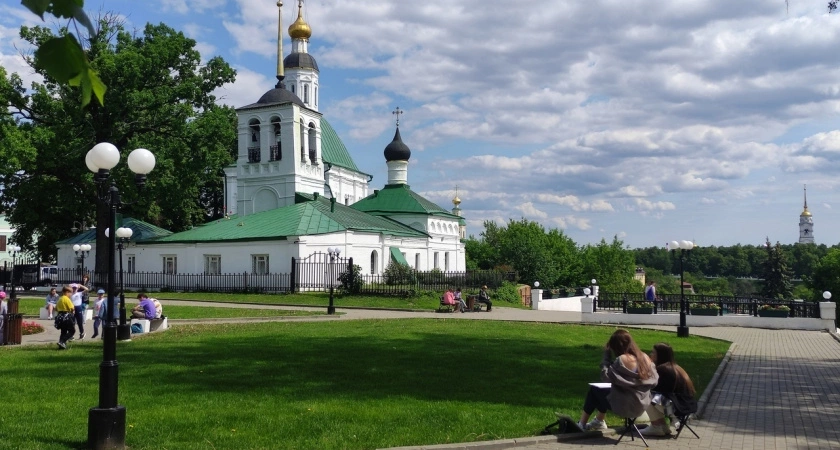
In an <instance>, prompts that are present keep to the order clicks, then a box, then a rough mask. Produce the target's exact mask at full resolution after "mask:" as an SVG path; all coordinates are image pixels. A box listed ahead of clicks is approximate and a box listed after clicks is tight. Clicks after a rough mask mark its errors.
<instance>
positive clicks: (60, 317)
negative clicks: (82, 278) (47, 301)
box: [55, 286, 76, 350]
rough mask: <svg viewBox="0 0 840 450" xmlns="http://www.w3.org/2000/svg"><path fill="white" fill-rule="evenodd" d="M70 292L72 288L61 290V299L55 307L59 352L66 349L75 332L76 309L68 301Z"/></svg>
mask: <svg viewBox="0 0 840 450" xmlns="http://www.w3.org/2000/svg"><path fill="white" fill-rule="evenodd" d="M72 292H73V289H72V288H70V287H67V286H65V287H64V288H63V289H62V290H61V297H59V299H58V303H57V304H56V306H55V309H56V311H58V314H57V315H56V318H55V326H56V328H58V329H60V330H61V336H60V337H59V338H58V348H59V349H61V350H65V349H67V341H69V340H70V339H73V334H74V333H75V332H76V328H75V323H76V318H75V309H76V308H75V306H73V301H72V300H70V294H71V293H72Z"/></svg>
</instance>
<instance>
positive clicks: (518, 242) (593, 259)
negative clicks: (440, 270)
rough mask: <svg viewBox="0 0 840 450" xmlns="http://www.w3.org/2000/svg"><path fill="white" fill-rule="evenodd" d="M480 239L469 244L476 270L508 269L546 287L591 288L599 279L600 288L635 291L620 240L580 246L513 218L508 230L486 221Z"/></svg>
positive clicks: (629, 260) (521, 278)
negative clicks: (592, 281) (591, 282)
mask: <svg viewBox="0 0 840 450" xmlns="http://www.w3.org/2000/svg"><path fill="white" fill-rule="evenodd" d="M484 228H485V229H484V232H482V233H481V239H475V238H473V237H472V236H471V237H470V238H469V239H467V241H466V242H465V246H464V248H465V251H466V254H467V260H469V261H472V263H471V264H473V266H474V267H479V268H500V267H503V266H509V267H510V268H512V269H513V270H514V271H516V273H517V275H518V277H519V279H518V281H519V282H520V283H523V284H528V285H530V284H533V282H535V281H539V282H540V283H541V284H542V285H543V286H544V287H545V288H557V287H561V286H574V287H577V286H587V285H589V280H590V279H592V278H595V279H596V280H598V283H599V284H600V285H602V286H604V285H606V286H610V288H616V289H617V288H619V287H622V288H625V289H631V288H632V289H637V288H639V286H638V283H637V282H634V281H633V275H634V273H635V264H634V259H633V254H632V252H630V251H629V250H627V249H624V248H623V246H624V244H623V242H621V241H620V240H619V239H618V238H617V237H616V238H613V241H612V242H611V243H607V242H606V241H604V240H602V241H601V242H600V243H599V244H598V245H595V246H592V245H587V246H585V247H583V248H578V246H577V245H576V244H575V242H574V241H573V240H572V239H571V238H569V237H568V236H566V235H565V234H564V233H563V232H562V231H560V230H557V229H550V230H548V231H546V229H545V228H543V226H542V225H540V224H539V223H537V222H532V221H529V220H527V219H521V220H519V221H515V220H511V221H510V222H508V224H507V225H506V226H499V225H497V224H496V223H495V222H492V221H486V222H485V223H484Z"/></svg>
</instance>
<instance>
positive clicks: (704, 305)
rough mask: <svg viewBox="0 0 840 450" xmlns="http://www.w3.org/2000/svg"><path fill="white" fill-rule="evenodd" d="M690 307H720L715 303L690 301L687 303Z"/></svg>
mask: <svg viewBox="0 0 840 450" xmlns="http://www.w3.org/2000/svg"><path fill="white" fill-rule="evenodd" d="M688 307H689V308H691V309H720V305H718V304H717V303H691V304H690V305H688Z"/></svg>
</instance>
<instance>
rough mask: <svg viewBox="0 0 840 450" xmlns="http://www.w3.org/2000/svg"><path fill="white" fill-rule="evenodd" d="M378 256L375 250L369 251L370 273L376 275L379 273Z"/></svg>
mask: <svg viewBox="0 0 840 450" xmlns="http://www.w3.org/2000/svg"><path fill="white" fill-rule="evenodd" d="M378 263H379V258H378V257H377V254H376V250H374V251H372V252H370V274H371V275H376V274H377V273H379V267H378V266H379V264H378Z"/></svg>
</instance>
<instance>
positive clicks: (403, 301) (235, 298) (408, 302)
mask: <svg viewBox="0 0 840 450" xmlns="http://www.w3.org/2000/svg"><path fill="white" fill-rule="evenodd" d="M469 294H470V293H465V294H464V298H465V299H466V295H469ZM126 295H129V294H126ZM149 295H151V296H153V297H155V298H157V299H159V300H160V301H161V302H162V303H163V307H164V309H166V300H193V301H201V302H226V303H252V304H264V305H293V306H320V307H324V308H326V307H327V305H329V303H330V300H329V298H330V295H329V293H325V292H312V293H302V294H301V293H298V294H243V293H227V294H222V293H215V292H153V293H150V294H149ZM441 295H443V293H442V292H440V293H425V294H424V295H417V296H415V297H412V298H400V297H379V296H365V295H346V296H340V295H335V296H334V299H333V301H334V303H335V306H336V307H337V308H341V307H345V306H351V307H363V308H388V309H414V310H435V309H437V308H438V306H440V296H441ZM130 297H131V298H128V297H127V298H126V300H130V301H132V302H133V301H136V300H135V299H134V297H136V295H133V294H132V295H130ZM465 301H466V300H465ZM43 302H44V300H43V299H41V304H40V305H39V306H38V308H40V307H41V306H43ZM493 304H494V306H504V307H511V308H528V307H526V306H523V305H521V304H519V303H516V304H513V303H508V302H496V301H494V303H493ZM37 313H38V310H37V308H36V310H35V314H37Z"/></svg>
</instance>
